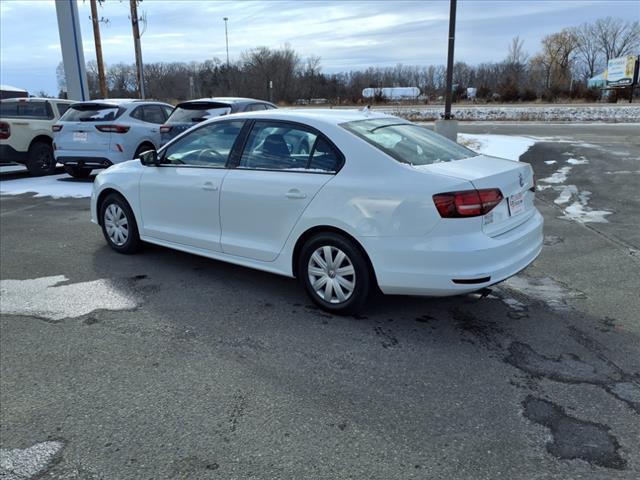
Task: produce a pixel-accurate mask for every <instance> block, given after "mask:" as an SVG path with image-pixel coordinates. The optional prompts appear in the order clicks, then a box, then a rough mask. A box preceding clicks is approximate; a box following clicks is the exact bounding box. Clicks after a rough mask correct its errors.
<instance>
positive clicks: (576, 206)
mask: <svg viewBox="0 0 640 480" xmlns="http://www.w3.org/2000/svg"><path fill="white" fill-rule="evenodd" d="M589 197H591V192H588V191H586V190H585V191H583V192H580V193H579V194H578V199H577V200H576V201H575V202H573V203H572V204H571V205H569V206H568V207H567V208H565V209H564V215H563V216H562V217H560V218H566V219H568V220H575V221H576V222H580V223H609V222H608V220H607V219H606V218H604V217H606V216H607V215H611V214H612V213H613V212H608V211H606V210H593V209H592V208H591V207H589V206H588V205H587V204H588V203H589Z"/></svg>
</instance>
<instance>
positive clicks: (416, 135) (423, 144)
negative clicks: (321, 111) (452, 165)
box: [341, 118, 478, 165]
mask: <svg viewBox="0 0 640 480" xmlns="http://www.w3.org/2000/svg"><path fill="white" fill-rule="evenodd" d="M341 126H342V127H344V128H346V129H347V130H349V131H350V132H352V133H353V134H355V135H357V136H358V137H360V138H362V139H363V140H365V141H367V142H368V143H370V144H371V145H373V146H374V147H377V148H379V149H380V150H382V151H383V152H385V153H386V154H388V155H389V156H391V157H393V158H395V159H396V160H397V161H399V162H402V163H408V164H409V165H430V164H432V163H440V162H450V161H451V160H460V159H462V158H469V157H475V156H476V155H478V154H477V153H475V152H473V151H472V150H469V149H468V148H465V147H463V146H461V145H458V144H457V143H455V142H452V141H451V140H448V139H446V138H444V137H443V136H441V135H438V134H436V133H434V132H432V131H431V130H428V129H426V128H424V127H421V126H419V125H415V124H413V123H401V122H400V121H398V120H397V119H388V118H378V119H372V120H358V121H355V122H347V123H343V124H342V125H341Z"/></svg>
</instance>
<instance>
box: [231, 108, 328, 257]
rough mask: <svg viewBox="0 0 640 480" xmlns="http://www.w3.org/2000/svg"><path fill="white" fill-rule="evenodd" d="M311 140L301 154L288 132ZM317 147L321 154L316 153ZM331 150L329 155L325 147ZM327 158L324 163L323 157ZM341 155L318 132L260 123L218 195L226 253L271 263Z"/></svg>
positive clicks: (277, 124)
mask: <svg viewBox="0 0 640 480" xmlns="http://www.w3.org/2000/svg"><path fill="white" fill-rule="evenodd" d="M290 133H297V134H298V135H303V134H304V135H309V138H313V141H314V143H313V145H314V149H313V150H312V152H311V153H309V152H307V153H306V154H297V153H295V152H294V151H293V145H289V144H288V143H287V141H286V136H287V134H290ZM316 144H317V146H318V147H321V146H322V148H317V154H316V153H315V150H316V148H315V147H316ZM327 150H329V152H328V153H326V151H327ZM321 156H322V157H331V158H332V159H333V160H332V161H331V160H329V161H327V159H326V158H325V159H324V160H323V161H320V157H321ZM338 158H339V153H338V152H337V151H336V150H335V149H334V147H333V146H332V145H331V144H330V143H329V142H328V141H327V140H326V139H324V137H322V136H321V135H320V134H319V133H318V132H316V131H313V130H311V129H309V128H307V127H305V126H302V125H298V124H291V123H287V122H275V121H266V120H259V121H256V122H255V123H254V125H253V127H252V129H251V133H250V134H249V136H248V139H247V142H246V145H245V148H244V151H243V153H242V156H241V158H240V160H239V162H238V166H237V168H235V169H231V170H230V171H229V173H228V174H227V176H226V177H225V179H224V183H223V185H222V193H221V198H220V220H221V228H222V238H221V247H222V251H223V252H225V253H228V254H230V255H237V256H241V257H247V258H252V259H255V260H261V261H267V262H269V261H273V260H275V259H276V257H277V256H278V254H279V253H280V251H281V250H282V248H283V246H284V244H285V242H286V240H287V238H288V236H289V234H290V233H291V230H292V229H293V227H294V226H295V224H296V222H297V221H298V219H299V218H300V215H302V213H303V212H304V210H305V209H306V208H307V206H308V205H309V203H310V202H311V201H312V199H313V197H314V196H315V195H316V193H317V192H318V191H319V190H320V189H321V188H322V186H323V185H324V184H325V183H327V182H328V181H329V180H331V178H332V177H333V175H334V174H335V171H336V170H337V165H338Z"/></svg>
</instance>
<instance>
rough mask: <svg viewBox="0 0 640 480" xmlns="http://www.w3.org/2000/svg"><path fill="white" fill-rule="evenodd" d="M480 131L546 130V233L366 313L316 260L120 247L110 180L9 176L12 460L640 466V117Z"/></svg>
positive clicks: (27, 473) (459, 467) (539, 153)
mask: <svg viewBox="0 0 640 480" xmlns="http://www.w3.org/2000/svg"><path fill="white" fill-rule="evenodd" d="M462 130H463V131H465V132H468V133H491V134H499V135H529V136H533V137H535V138H536V142H537V143H536V144H535V145H534V146H533V147H531V148H530V149H529V151H528V152H527V153H525V154H524V155H523V157H522V158H521V159H522V160H524V161H527V162H530V163H531V164H532V165H533V167H534V170H535V172H536V176H537V178H538V185H539V187H540V190H539V192H538V207H539V209H540V211H541V212H542V213H543V215H544V217H545V222H546V223H545V248H544V249H543V252H542V254H541V256H540V257H539V258H538V259H537V260H536V261H535V262H534V264H533V265H532V266H530V267H529V268H528V269H527V270H525V271H524V272H523V273H521V274H520V275H518V276H517V277H515V278H514V279H512V280H510V281H509V282H507V283H506V284H502V285H498V286H496V287H494V288H493V289H492V291H491V292H484V294H483V295H478V294H473V295H468V296H463V297H454V298H446V299H428V298H411V297H376V298H374V299H373V300H372V301H371V304H370V305H369V307H368V308H367V311H366V312H365V313H364V314H363V315H361V316H358V317H356V318H354V317H347V318H343V317H334V316H331V315H328V314H326V313H324V312H322V311H320V310H318V309H317V308H315V307H313V306H312V305H311V304H310V302H309V301H308V300H307V299H306V297H305V296H304V294H303V291H302V289H301V288H300V287H299V286H298V285H297V283H296V282H295V281H294V280H290V279H286V278H282V277H278V276H273V275H270V274H266V273H261V272H256V271H253V270H248V269H244V268H241V267H236V266H233V265H228V264H225V263H221V262H216V261H213V260H208V259H204V258H200V257H196V256H192V255H188V254H183V253H180V252H175V251H172V250H168V249H164V248H160V247H155V246H147V247H146V248H145V249H144V252H143V253H142V254H140V255H136V256H123V255H118V254H116V253H115V252H113V251H111V250H110V249H109V248H108V247H107V245H106V244H105V242H104V239H103V238H102V235H101V232H100V231H99V230H98V228H97V227H95V226H94V225H92V224H91V223H90V222H89V218H88V217H89V202H88V199H87V198H79V199H74V198H59V199H53V198H51V197H33V196H32V195H30V194H22V195H5V196H2V198H1V202H0V229H1V237H0V238H1V242H0V255H1V260H2V261H1V262H0V278H1V280H2V297H1V301H2V315H1V317H0V334H1V335H0V342H1V343H0V374H1V376H0V448H1V449H2V457H0V459H1V460H2V463H1V464H0V478H2V479H3V480H4V479H23V478H36V476H37V478H42V479H91V480H93V479H181V478H185V479H186V478H188V479H209V478H212V479H214V478H221V479H303V478H305V479H306V478H309V479H348V478H352V479H381V480H391V479H413V478H415V479H427V478H429V479H431V478H434V479H435V478H437V479H496V478H510V479H532V478H536V479H543V478H544V479H553V478H557V479H566V478H586V479H603V478H608V479H609V478H610V479H636V478H639V477H640V447H639V445H640V442H639V441H638V439H639V438H640V421H639V420H640V299H639V297H638V291H639V287H640V268H639V267H640V228H638V226H639V225H640V193H639V192H640V188H639V187H640V136H639V135H637V133H638V130H639V128H638V125H604V124H591V125H542V124H540V125H532V124H526V123H524V124H519V125H505V124H481V123H477V124H465V125H463V126H462ZM23 177H24V174H21V173H13V174H9V175H4V176H3V177H2V178H0V182H12V181H16V180H19V179H21V178H23Z"/></svg>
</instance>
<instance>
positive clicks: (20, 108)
mask: <svg viewBox="0 0 640 480" xmlns="http://www.w3.org/2000/svg"><path fill="white" fill-rule="evenodd" d="M0 117H5V118H7V117H8V118H39V119H45V120H51V119H52V118H53V110H52V109H51V105H49V104H48V103H47V102H24V101H23V102H20V101H11V102H0Z"/></svg>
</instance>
